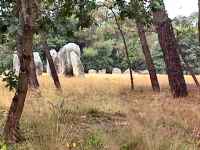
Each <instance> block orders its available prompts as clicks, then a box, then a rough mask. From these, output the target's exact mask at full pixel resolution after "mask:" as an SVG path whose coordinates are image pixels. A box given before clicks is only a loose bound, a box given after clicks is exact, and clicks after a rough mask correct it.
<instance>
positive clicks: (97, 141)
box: [84, 132, 103, 150]
mask: <svg viewBox="0 0 200 150" xmlns="http://www.w3.org/2000/svg"><path fill="white" fill-rule="evenodd" d="M84 149H85V150H91V149H95V150H102V149H103V141H102V137H101V134H100V133H99V132H97V133H95V134H91V135H89V137H88V138H87V139H86V143H85V145H84Z"/></svg>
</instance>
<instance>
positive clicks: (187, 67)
mask: <svg viewBox="0 0 200 150" xmlns="http://www.w3.org/2000/svg"><path fill="white" fill-rule="evenodd" d="M178 52H179V54H180V57H181V58H182V61H183V63H184V64H185V67H186V69H187V70H188V72H189V73H190V75H191V76H192V78H193V80H194V82H195V84H196V86H197V88H199V89H200V84H199V81H198V79H197V78H196V76H195V73H194V72H193V70H192V67H191V66H190V64H189V63H188V62H187V60H186V59H185V57H184V55H183V53H182V50H181V48H180V47H179V49H178Z"/></svg>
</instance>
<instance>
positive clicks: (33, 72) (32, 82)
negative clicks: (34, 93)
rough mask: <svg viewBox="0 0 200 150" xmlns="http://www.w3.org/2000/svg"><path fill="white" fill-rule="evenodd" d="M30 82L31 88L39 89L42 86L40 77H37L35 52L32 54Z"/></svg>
mask: <svg viewBox="0 0 200 150" xmlns="http://www.w3.org/2000/svg"><path fill="white" fill-rule="evenodd" d="M29 34H30V33H29ZM28 83H29V87H30V88H35V89H37V88H39V86H40V85H39V82H38V79H37V74H36V68H35V62H34V57H33V53H32V55H31V63H30V72H29V78H28Z"/></svg>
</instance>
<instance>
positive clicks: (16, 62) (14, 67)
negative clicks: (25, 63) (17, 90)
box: [13, 53, 20, 76]
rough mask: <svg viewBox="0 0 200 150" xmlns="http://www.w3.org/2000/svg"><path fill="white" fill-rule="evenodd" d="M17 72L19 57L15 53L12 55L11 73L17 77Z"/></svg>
mask: <svg viewBox="0 0 200 150" xmlns="http://www.w3.org/2000/svg"><path fill="white" fill-rule="evenodd" d="M19 70H20V62H19V57H18V55H17V53H14V54H13V71H14V72H15V74H16V75H17V76H18V75H19Z"/></svg>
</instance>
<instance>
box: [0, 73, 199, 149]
mask: <svg viewBox="0 0 200 150" xmlns="http://www.w3.org/2000/svg"><path fill="white" fill-rule="evenodd" d="M60 80H61V85H62V89H63V91H62V92H58V91H56V90H55V88H54V85H53V82H52V80H51V78H49V77H48V76H47V75H43V76H41V77H39V81H40V90H38V91H29V93H28V96H27V100H26V105H25V108H24V113H23V117H22V120H21V128H22V132H23V134H24V136H25V138H26V141H24V142H23V143H19V144H17V145H15V146H14V147H13V149H16V150H198V149H200V147H199V146H200V145H199V143H200V103H199V101H200V93H199V91H198V90H196V88H195V86H194V85H193V81H192V79H191V77H189V76H186V80H187V83H188V85H189V91H190V92H189V96H188V97H186V98H182V99H176V100H175V99H173V98H172V97H171V94H170V93H169V89H168V81H167V76H165V75H159V81H160V84H161V87H162V90H161V93H160V94H156V93H153V92H152V90H151V86H150V81H149V77H148V76H147V75H135V76H134V83H135V90H134V91H130V85H129V77H128V75H87V76H86V77H85V78H64V77H60ZM13 94H14V93H13V92H9V91H8V89H6V88H4V83H2V82H0V112H1V113H0V127H3V123H4V121H5V117H6V112H7V110H8V109H9V105H10V102H11V99H12V96H13ZM1 129H2V128H0V133H1ZM0 139H1V138H0ZM0 143H1V142H0Z"/></svg>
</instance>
